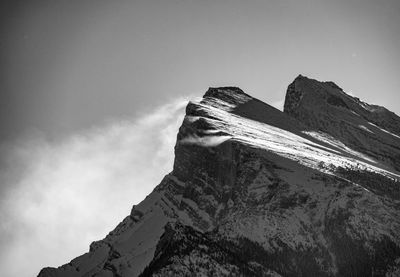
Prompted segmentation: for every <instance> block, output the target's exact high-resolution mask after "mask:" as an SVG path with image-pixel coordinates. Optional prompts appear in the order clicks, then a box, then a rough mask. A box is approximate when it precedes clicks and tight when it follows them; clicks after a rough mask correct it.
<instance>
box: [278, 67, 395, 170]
mask: <svg viewBox="0 0 400 277" xmlns="http://www.w3.org/2000/svg"><path fill="white" fill-rule="evenodd" d="M284 112H285V113H286V114H288V115H290V116H292V117H294V118H296V119H298V120H299V121H301V122H302V123H303V124H305V125H306V126H307V127H309V128H310V129H311V130H313V131H322V132H324V133H327V134H330V135H332V136H333V137H335V138H336V139H338V140H340V141H341V142H342V143H344V144H346V145H347V146H349V147H350V148H352V149H354V150H357V151H360V152H362V153H364V154H366V155H368V156H370V157H372V158H373V159H375V160H377V161H379V162H381V163H384V164H387V165H389V166H391V167H394V168H395V169H396V170H397V171H399V170H400V144H399V139H400V118H399V117H398V116H397V115H396V114H394V113H392V112H391V111H389V110H387V109H385V108H384V107H380V106H376V105H369V104H367V103H364V102H362V101H360V99H358V98H355V97H352V96H350V95H347V94H346V93H345V92H343V90H342V89H341V88H340V87H338V86H337V85H336V84H334V83H333V82H318V81H316V80H312V79H308V78H306V77H303V76H301V75H300V76H299V77H297V78H296V79H295V80H294V81H293V83H291V84H290V85H289V87H288V91H287V94H286V99H285V105H284Z"/></svg>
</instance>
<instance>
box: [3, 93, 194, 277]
mask: <svg viewBox="0 0 400 277" xmlns="http://www.w3.org/2000/svg"><path fill="white" fill-rule="evenodd" d="M186 103H187V101H185V100H183V99H181V100H178V101H175V102H173V103H169V104H167V105H164V106H162V107H159V108H158V109H156V110H155V111H153V112H152V113H149V114H148V115H145V116H143V117H141V118H139V119H137V120H134V121H129V120H120V121H118V120H114V121H113V122H110V123H109V124H107V125H106V126H102V127H98V128H93V129H91V130H87V131H83V132H80V133H79V134H75V135H73V136H70V137H68V138H65V139H63V141H59V142H49V141H48V140H46V139H45V138H44V137H43V136H40V135H35V136H32V137H30V138H25V139H23V140H20V141H18V142H13V143H12V144H8V145H2V146H0V154H1V156H0V157H1V158H0V162H1V164H0V170H1V172H0V182H1V183H0V184H1V189H2V191H1V194H0V249H1V251H0V268H1V271H2V273H1V275H2V276H7V277H8V276H13V277H14V276H15V277H16V276H18V277H23V276H36V275H37V274H38V273H39V270H40V269H41V268H42V267H44V266H60V265H61V264H64V263H66V262H68V261H69V260H71V259H72V258H74V257H76V256H78V255H80V254H83V253H85V252H87V251H88V248H89V244H90V243H91V242H92V241H94V240H98V239H101V238H103V237H104V236H105V235H106V234H107V232H109V231H111V230H112V229H113V228H114V227H115V226H116V225H117V223H118V222H119V221H121V220H122V219H123V218H124V217H125V216H126V215H128V214H129V212H130V209H131V207H132V205H133V204H137V203H138V202H140V201H141V200H142V199H144V197H145V196H146V195H147V194H149V193H150V192H151V190H152V189H153V188H154V187H155V186H156V185H157V184H158V183H159V182H160V181H161V179H162V177H163V176H164V175H165V174H166V173H168V172H169V171H171V170H172V165H173V157H174V155H173V146H174V144H175V140H176V134H177V132H178V128H179V126H180V124H181V123H182V120H183V115H184V107H185V105H186Z"/></svg>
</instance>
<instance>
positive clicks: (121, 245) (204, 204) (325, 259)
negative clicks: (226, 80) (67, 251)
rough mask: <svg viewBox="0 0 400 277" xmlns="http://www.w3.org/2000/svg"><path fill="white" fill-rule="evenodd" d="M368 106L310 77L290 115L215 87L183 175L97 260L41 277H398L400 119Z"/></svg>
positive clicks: (299, 84) (194, 111)
mask: <svg viewBox="0 0 400 277" xmlns="http://www.w3.org/2000/svg"><path fill="white" fill-rule="evenodd" d="M342 94H343V95H342ZM338 95H339V96H338ZM335 97H336V98H335ZM343 99H345V100H343ZM353 100H354V101H353ZM357 101H359V100H356V99H355V98H352V97H350V96H347V95H346V94H345V93H344V92H343V91H342V90H341V89H340V88H339V87H337V86H336V85H334V84H333V83H331V82H324V83H322V82H318V81H315V80H311V79H308V78H305V77H302V76H299V77H298V78H296V80H295V81H294V82H293V83H292V84H291V85H290V86H289V88H288V93H287V96H286V102H285V113H282V112H281V111H279V110H277V109H275V108H273V107H271V106H269V105H267V104H265V103H263V102H261V101H259V100H257V99H255V98H253V97H251V96H249V95H248V94H245V93H244V92H243V91H242V90H240V89H239V88H236V87H223V88H210V89H209V90H208V91H207V92H206V94H205V95H204V97H203V99H202V100H201V101H200V102H190V103H189V104H188V106H187V108H186V116H185V119H184V121H183V123H182V126H181V128H180V130H179V133H178V136H177V143H176V146H175V162H174V168H173V171H172V172H171V173H170V174H168V175H167V176H165V178H164V179H163V180H162V182H161V183H160V184H159V185H158V186H157V187H156V188H155V189H154V191H153V192H152V193H151V194H150V195H149V196H148V197H146V199H145V200H143V201H142V202H141V203H140V204H139V205H137V206H134V207H133V208H132V211H131V214H130V215H129V216H128V217H126V218H125V219H124V220H123V221H122V222H121V223H120V224H119V225H118V226H117V227H116V228H115V229H114V230H113V231H112V232H110V233H109V234H108V235H107V237H106V238H104V239H103V240H101V241H97V242H94V243H92V245H91V246H90V251H89V252H88V253H86V254H84V255H82V256H80V257H78V258H76V259H74V260H72V261H71V262H70V263H68V264H66V265H64V266H62V267H60V268H58V269H55V268H45V269H43V270H42V271H41V272H40V274H39V276H40V277H45V276H70V277H73V276H97V277H99V276H399V275H400V234H399V232H398V230H400V216H399V211H400V201H399V199H400V198H399V197H398V196H399V195H400V194H399V185H400V183H399V182H398V181H397V180H398V179H399V175H398V164H397V163H396V155H397V154H398V152H396V151H394V150H393V149H396V147H397V148H398V147H399V146H400V140H398V138H397V136H399V135H400V133H399V132H398V129H396V128H397V127H398V126H400V120H399V118H398V117H397V116H396V115H394V114H392V113H390V112H386V110H385V111H384V112H383V114H379V116H376V115H375V113H374V112H376V111H375V109H377V108H376V106H371V105H367V104H365V103H363V102H361V101H359V102H357ZM314 104H315V105H314ZM363 106H365V107H369V108H370V110H368V108H365V109H366V110H365V111H364V110H361V109H364V108H363ZM313 107H315V111H314V110H313ZM371 107H372V108H371ZM342 109H346V111H347V110H348V112H343V110H342ZM371 109H372V110H374V111H371ZM313 112H314V113H313ZM351 114H354V118H357V121H355V119H354V118H353V117H352V116H351ZM356 114H358V115H356ZM359 117H360V119H358V118H359ZM338 118H339V119H338ZM320 119H321V120H320ZM342 121H344V123H342ZM387 121H390V122H387ZM368 122H369V123H371V124H374V125H371V124H369V123H368ZM367 124H368V125H367ZM359 125H362V126H364V127H365V128H367V129H368V130H370V131H371V132H373V133H374V134H371V133H370V132H368V131H366V129H365V128H362V127H360V126H359ZM337 126H339V127H341V128H342V129H339V130H341V131H338V130H337ZM350 131H351V133H350V134H351V135H347V134H346V132H350ZM354 138H357V139H358V140H359V141H362V142H363V143H364V144H363V145H362V146H363V147H355V144H356V143H358V142H357V141H355V140H353V139H354ZM380 143H385V146H384V147H381V148H377V147H375V146H376V145H378V144H380ZM392 148H393V149H392ZM392 150H393V151H392Z"/></svg>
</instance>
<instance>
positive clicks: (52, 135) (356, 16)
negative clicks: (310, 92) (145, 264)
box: [0, 0, 400, 277]
mask: <svg viewBox="0 0 400 277" xmlns="http://www.w3.org/2000/svg"><path fill="white" fill-rule="evenodd" d="M399 26H400V1H398V0H380V1H372V0H335V1H328V0H327V1H316V0H302V1H301V0H291V1H289V0H280V1H278V0H277V1H266V0H263V1H261V0H260V1H249V0H247V1H244V0H242V1H237V0H214V1H207V0H197V1H195V0H174V1H173V0H159V1H153V0H145V1H144V0H143V1H106V0H97V1H50V0H48V1H44V0H36V1H20V0H13V1H11V0H10V1H2V2H1V4H0V34H1V37H0V70H1V75H0V94H1V96H0V97H1V98H0V125H1V128H0V185H1V187H0V222H1V225H0V227H1V229H0V268H2V271H3V273H4V272H5V273H4V274H6V275H5V276H18V277H20V276H32V275H35V274H36V273H37V271H38V269H39V268H40V267H42V266H46V265H52V266H58V265H60V264H61V263H63V262H67V261H68V260H69V259H71V258H73V257H74V256H76V255H78V254H80V253H83V252H85V251H87V249H88V245H89V243H90V241H92V240H94V239H100V238H101V237H102V236H104V235H105V234H106V233H107V231H109V230H110V229H111V228H112V227H113V226H114V225H115V224H116V223H117V222H118V221H120V220H121V219H122V217H123V216H124V215H126V214H128V213H129V210H130V207H131V205H132V204H135V203H137V202H138V201H140V200H141V199H142V198H143V197H144V196H145V195H146V194H147V193H148V192H149V191H151V189H152V188H153V187H154V186H155V185H157V184H158V182H159V180H160V179H161V178H162V176H163V175H164V174H165V173H167V172H168V171H169V170H170V169H172V160H173V144H174V140H175V134H176V131H177V128H178V126H179V124H180V122H181V119H182V118H181V117H182V115H183V108H184V102H183V100H182V99H181V98H182V97H185V96H188V95H191V96H201V95H202V94H204V92H205V91H206V90H207V88H208V87H210V86H226V85H234V86H239V87H241V88H242V89H244V90H245V91H246V92H248V93H249V94H251V95H253V96H255V97H257V98H259V99H261V100H264V101H265V102H268V103H271V104H273V105H282V104H283V102H282V101H283V99H284V96H285V92H286V88H287V86H288V84H289V83H290V82H291V81H292V80H293V79H294V78H295V77H296V76H297V75H298V74H300V73H301V74H303V75H306V76H308V77H311V78H316V79H319V80H332V81H334V82H336V83H337V84H338V85H339V86H340V87H342V88H343V89H344V90H345V91H347V92H349V93H352V94H354V95H356V96H358V97H360V98H361V99H362V100H365V101H367V102H369V103H373V104H379V105H383V106H385V107H387V108H389V109H390V110H392V111H394V112H396V113H397V114H400V106H399V104H398V103H400V94H399V93H398V89H399V88H400V78H399V76H400V62H399V61H400V59H399V58H400V57H399V56H400V52H399V49H400V35H399V32H398V28H399ZM142 157H146V159H143V158H142ZM94 192H95V193H94ZM111 195H112V196H111ZM116 203H117V204H116ZM109 205H112V206H113V207H114V208H113V209H112V210H110V209H106V208H105V207H108V206H109ZM27 207H28V208H27ZM83 210H84V211H86V212H85V213H82V211H83ZM93 218H96V219H99V218H101V220H98V221H96V222H93V221H92V219H93ZM43 226H45V227H43ZM17 230H18V231H17ZM60 233H63V236H60V235H59V234H60ZM27 234H29V235H27ZM44 238H46V239H44ZM37 249H41V251H39V252H40V253H38V251H37ZM60 249H63V251H61V250H60ZM5 253H7V254H6V255H5ZM23 255H26V260H28V261H30V262H27V263H26V264H25V265H24V266H20V267H18V268H16V267H15V266H10V265H12V264H13V263H12V262H11V261H13V260H15V259H20V258H21V257H22V256H23ZM24 257H25V256H24ZM32 257H34V258H32Z"/></svg>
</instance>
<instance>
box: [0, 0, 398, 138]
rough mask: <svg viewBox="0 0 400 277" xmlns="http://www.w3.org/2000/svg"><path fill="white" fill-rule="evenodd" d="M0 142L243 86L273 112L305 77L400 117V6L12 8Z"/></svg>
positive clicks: (29, 4) (104, 4)
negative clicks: (334, 84) (300, 77)
mask: <svg viewBox="0 0 400 277" xmlns="http://www.w3.org/2000/svg"><path fill="white" fill-rule="evenodd" d="M2 5H3V6H4V7H1V10H2V17H1V18H2V19H1V20H2V23H1V27H2V30H1V33H2V39H1V43H0V55H1V56H0V60H1V67H2V68H1V72H2V75H1V77H0V78H1V82H0V91H1V93H2V94H3V95H2V98H1V99H2V101H1V104H0V105H1V109H0V111H1V117H0V118H1V124H2V126H3V127H2V128H1V130H2V133H1V135H3V136H12V135H15V134H18V133H19V132H22V131H25V130H26V129H29V128H31V129H32V128H37V129H39V130H41V131H43V132H45V133H46V134H47V135H49V136H57V135H59V134H62V135H64V134H66V133H67V134H68V133H71V132H73V131H75V130H80V129H84V128H87V127H90V126H92V125H96V124H99V123H102V122H104V121H105V120H107V119H109V118H115V117H121V116H122V117H131V116H137V115H138V114H140V113H142V112H143V111H144V110H147V109H149V108H151V107H154V106H157V105H159V104H160V103H163V102H165V101H168V100H169V99H171V98H174V97H177V96H179V95H187V94H198V95H201V94H202V93H203V92H204V91H205V90H206V89H207V88H208V87H209V86H222V85H237V86H240V87H241V88H243V89H244V90H246V91H248V92H249V93H250V94H252V95H254V96H256V97H259V98H260V99H262V100H265V101H267V102H270V103H271V102H273V103H276V102H277V101H279V100H282V99H283V98H284V93H285V90H286V87H287V85H288V84H289V83H290V82H291V81H292V79H294V78H295V77H296V76H297V75H298V74H299V73H301V74H303V75H307V76H309V77H312V78H317V79H321V80H333V81H335V82H337V83H338V84H339V86H341V87H343V88H344V89H345V90H347V91H351V92H352V93H354V94H356V95H357V96H359V97H361V98H362V99H365V100H366V101H369V102H372V103H376V104H381V105H385V106H387V107H388V108H389V109H391V110H393V111H395V112H397V113H398V114H399V113H400V110H399V106H398V105H397V103H399V102H400V94H399V93H397V92H398V91H397V90H398V88H399V87H400V78H398V76H399V75H400V63H399V61H400V59H399V55H400V52H399V50H398V49H400V36H399V34H398V27H399V26H400V16H399V15H400V2H399V1H397V0H390V1H388V0H382V1H368V0H359V1H352V0H338V1H311V0H305V1H298V0H296V1H294V0H292V1H288V0H280V1H265V0H263V1H235V0H225V1H224V0H219V1H208V0H202V1H194V0H192V1H189V0H188V1H185V0H175V1H171V0H167V1H165V0H163V1H153V0H146V1H105V0H97V1H43V0H38V1H14V0H13V1H9V3H8V4H2Z"/></svg>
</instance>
